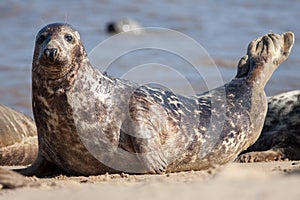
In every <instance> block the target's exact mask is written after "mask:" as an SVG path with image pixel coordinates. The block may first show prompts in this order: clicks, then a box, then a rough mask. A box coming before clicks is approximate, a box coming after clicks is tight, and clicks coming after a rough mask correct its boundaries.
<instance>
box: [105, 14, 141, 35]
mask: <svg viewBox="0 0 300 200" xmlns="http://www.w3.org/2000/svg"><path fill="white" fill-rule="evenodd" d="M129 31H131V32H132V33H134V34H136V35H139V34H141V33H142V30H141V25H140V24H139V23H138V22H137V21H135V20H133V19H129V18H125V19H121V20H118V21H112V22H109V23H107V25H106V32H107V33H109V34H118V33H123V32H129Z"/></svg>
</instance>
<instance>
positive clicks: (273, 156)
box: [237, 90, 300, 162]
mask: <svg viewBox="0 0 300 200" xmlns="http://www.w3.org/2000/svg"><path fill="white" fill-rule="evenodd" d="M286 159H288V160H300V90H296V91H290V92H286V93H282V94H278V95H275V96H272V97H268V113H267V116H266V119H265V124H264V128H263V130H262V133H261V135H260V137H259V138H258V140H257V141H256V142H255V143H254V144H253V145H252V146H250V147H249V148H248V149H247V150H246V151H245V152H242V154H241V155H240V156H239V157H238V159H237V161H239V162H262V161H277V160H286Z"/></svg>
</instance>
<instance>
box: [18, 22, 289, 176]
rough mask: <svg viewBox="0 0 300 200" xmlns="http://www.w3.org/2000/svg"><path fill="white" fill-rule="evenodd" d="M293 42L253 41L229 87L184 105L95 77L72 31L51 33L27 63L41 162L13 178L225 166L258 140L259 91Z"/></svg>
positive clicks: (278, 38)
mask: <svg viewBox="0 0 300 200" xmlns="http://www.w3.org/2000/svg"><path fill="white" fill-rule="evenodd" d="M69 36H71V37H69ZM70 38H72V39H70ZM293 41H294V36H293V34H292V33H285V34H283V35H276V34H268V35H265V36H263V37H260V38H258V39H256V40H255V41H253V42H252V43H251V44H250V45H249V47H248V53H247V55H246V56H245V57H244V58H243V59H242V60H241V62H240V63H239V71H238V75H237V77H236V78H235V79H233V80H232V81H231V82H229V83H227V84H225V85H224V86H221V87H219V88H217V89H215V90H211V91H209V92H206V93H204V94H199V95H196V96H191V97H184V96H181V95H177V94H174V93H173V92H172V91H168V90H163V89H159V88H153V87H150V86H147V85H144V86H140V85H138V84H135V83H132V82H129V81H125V80H121V79H116V78H111V77H109V76H107V75H105V74H103V73H101V72H99V71H97V70H96V69H95V68H94V67H93V66H91V64H90V63H89V60H88V58H87V56H86V52H85V50H84V47H83V45H82V44H81V41H80V36H79V34H78V33H77V31H76V30H75V29H73V28H72V27H71V26H70V25H67V24H50V25H48V26H46V27H44V28H43V29H42V30H41V31H40V32H39V33H38V35H37V40H36V46H35V51H34V56H33V68H32V93H33V105H32V106H33V111H34V118H35V121H36V124H37V130H38V139H39V155H38V158H37V160H36V162H35V163H34V164H33V165H32V166H31V167H29V168H27V169H23V170H20V171H19V172H20V173H22V174H25V175H37V176H44V175H47V174H51V173H52V174H53V173H67V174H75V175H76V174H77V175H78V174H81V175H91V174H101V173H106V172H110V173H114V172H123V171H125V172H130V173H160V172H165V171H168V172H175V171H183V170H201V169H204V168H207V167H210V166H212V165H219V164H224V163H227V162H230V161H232V160H233V159H234V158H235V157H236V156H237V155H238V154H239V153H240V152H241V151H243V150H245V149H246V148H248V147H249V146H250V145H251V144H253V143H254V142H255V141H256V139H257V138H258V136H259V134H260V132H261V129H262V127H263V122H264V118H265V115H266V111H267V99H266V96H265V93H264V86H265V84H266V82H267V81H268V79H269V78H270V76H271V74H272V73H273V71H274V70H275V69H276V68H277V67H278V65H279V64H280V63H281V62H283V61H284V60H285V59H286V58H287V56H288V55H289V52H290V50H291V47H292V45H293ZM244 68H245V69H246V70H243V73H239V72H240V70H241V69H244Z"/></svg>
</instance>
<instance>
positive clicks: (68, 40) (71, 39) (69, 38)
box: [64, 34, 74, 43]
mask: <svg viewBox="0 0 300 200" xmlns="http://www.w3.org/2000/svg"><path fill="white" fill-rule="evenodd" d="M64 38H65V40H66V41H67V42H70V43H71V42H73V40H74V39H73V36H72V35H70V34H65V37H64Z"/></svg>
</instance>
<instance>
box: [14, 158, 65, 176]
mask: <svg viewBox="0 0 300 200" xmlns="http://www.w3.org/2000/svg"><path fill="white" fill-rule="evenodd" d="M14 171H15V172H18V173H20V174H22V175H24V176H36V177H46V176H55V175H59V174H66V172H65V171H63V170H62V169H60V168H59V167H57V166H56V165H55V164H53V163H51V162H49V161H47V160H46V159H45V158H44V157H43V156H42V155H41V154H40V153H39V154H38V157H37V159H36V160H35V162H34V163H33V164H32V165H31V166H29V167H27V168H23V169H15V170H14Z"/></svg>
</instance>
